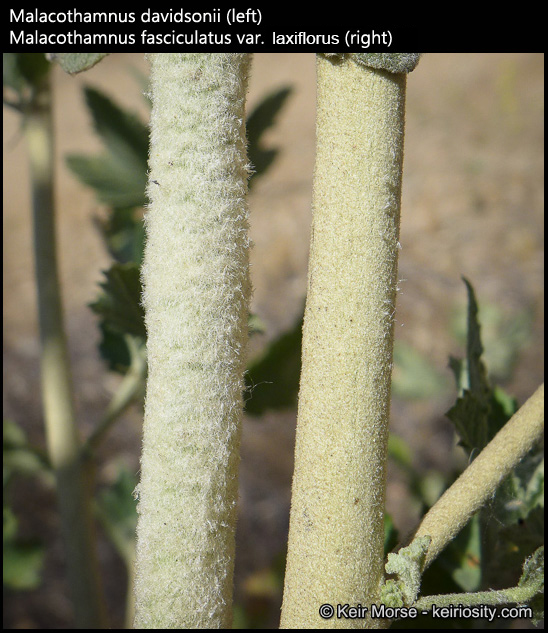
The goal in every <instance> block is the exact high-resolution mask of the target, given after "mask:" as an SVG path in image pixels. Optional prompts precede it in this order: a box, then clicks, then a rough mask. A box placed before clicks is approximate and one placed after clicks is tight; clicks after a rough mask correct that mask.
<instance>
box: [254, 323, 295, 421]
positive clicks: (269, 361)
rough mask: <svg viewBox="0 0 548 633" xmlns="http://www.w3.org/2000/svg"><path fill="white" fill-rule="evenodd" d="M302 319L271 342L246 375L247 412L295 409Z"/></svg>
mask: <svg viewBox="0 0 548 633" xmlns="http://www.w3.org/2000/svg"><path fill="white" fill-rule="evenodd" d="M301 340H302V318H299V319H297V320H296V322H295V325H294V327H293V328H292V329H291V330H289V331H288V332H285V333H284V334H282V335H281V336H280V337H279V338H277V339H276V340H275V341H274V342H272V343H271V344H270V345H269V346H268V347H267V349H266V350H265V351H264V353H263V354H262V355H261V357H260V358H259V359H257V360H256V361H254V362H253V363H252V364H251V365H250V366H249V368H248V371H247V373H246V389H247V391H248V392H249V394H250V395H249V396H248V398H247V400H246V405H245V408H246V412H247V413H249V414H250V415H260V414H262V413H264V412H265V411H267V410H280V409H288V408H292V407H295V406H296V405H297V396H298V393H299V377H300V373H301V349H302V343H301Z"/></svg>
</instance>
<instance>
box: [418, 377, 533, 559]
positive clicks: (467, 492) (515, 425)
mask: <svg viewBox="0 0 548 633" xmlns="http://www.w3.org/2000/svg"><path fill="white" fill-rule="evenodd" d="M543 433H544V384H543V385H541V386H540V387H539V388H538V389H537V390H536V391H535V393H534V394H533V395H532V396H531V397H530V398H529V399H528V400H527V402H526V403H525V404H524V405H523V406H522V407H521V408H520V409H518V411H517V412H516V413H515V414H514V415H513V416H512V418H511V419H510V420H509V421H508V422H507V423H506V424H505V425H504V426H503V427H502V429H501V430H500V431H499V432H498V433H497V434H496V435H495V437H494V438H493V439H492V440H491V442H489V444H488V445H487V446H486V447H485V448H484V449H483V450H482V452H481V453H480V454H479V455H478V456H477V457H476V459H475V460H474V461H473V462H472V463H471V464H470V466H468V468H467V469H466V470H465V471H464V472H463V473H462V475H461V476H460V477H459V478H458V479H457V481H455V483H454V484H453V485H452V486H451V487H450V488H449V489H448V490H447V491H446V492H445V493H444V494H443V495H442V496H441V498H440V499H439V500H438V501H437V502H436V503H435V504H434V505H433V507H432V508H431V509H430V511H429V512H428V513H427V514H426V516H425V517H424V518H423V520H422V522H421V524H420V526H419V528H418V530H417V532H416V534H415V538H416V537H418V536H430V537H431V539H432V541H431V543H430V546H429V548H428V552H427V555H426V560H425V564H424V567H425V568H426V567H428V565H430V563H431V562H432V561H433V560H434V559H435V558H436V557H437V556H438V554H439V553H440V552H441V551H442V550H443V548H444V547H445V546H446V545H447V544H448V543H449V542H450V541H452V540H453V539H454V538H455V536H456V535H457V534H458V533H459V532H460V530H461V529H462V528H463V527H464V526H465V525H466V524H467V523H468V521H469V520H470V519H471V518H472V516H473V515H474V514H475V513H476V512H477V511H478V510H479V509H480V508H481V507H482V505H483V504H484V503H485V502H486V501H487V500H488V499H489V498H490V497H491V496H492V495H493V494H494V493H495V491H496V489H497V488H498V486H499V485H500V484H501V482H502V480H503V479H504V478H505V477H506V476H507V475H508V474H510V472H511V471H512V470H513V469H514V468H515V467H516V466H517V464H519V462H520V461H521V459H522V458H523V457H524V456H525V455H526V454H527V453H528V452H529V451H530V450H531V448H532V447H533V446H534V445H535V443H536V442H537V441H538V440H539V439H540V438H541V437H542V435H543Z"/></svg>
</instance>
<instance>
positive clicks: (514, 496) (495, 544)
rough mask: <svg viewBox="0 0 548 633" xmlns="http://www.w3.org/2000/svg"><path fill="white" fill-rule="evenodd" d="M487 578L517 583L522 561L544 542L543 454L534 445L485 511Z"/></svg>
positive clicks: (504, 583)
mask: <svg viewBox="0 0 548 633" xmlns="http://www.w3.org/2000/svg"><path fill="white" fill-rule="evenodd" d="M482 521H483V531H484V533H485V542H484V546H483V567H484V575H485V578H484V580H485V582H486V583H487V584H488V585H489V586H493V587H505V586H509V585H512V584H514V583H515V580H516V570H517V569H518V567H519V564H520V562H521V561H522V560H523V559H524V558H525V557H527V556H530V555H531V554H532V553H533V552H534V551H535V550H536V549H537V548H538V547H539V546H540V545H541V544H542V543H543V542H544V458H543V451H542V447H541V448H538V447H537V448H536V449H533V450H532V451H531V452H530V453H529V454H528V455H526V456H525V457H524V459H523V460H522V461H521V462H520V464H519V465H518V466H517V467H516V468H515V469H514V472H512V473H511V474H510V475H509V476H508V477H507V478H506V479H505V480H504V481H503V483H502V484H501V486H499V488H498V490H497V492H496V495H495V498H494V499H493V500H492V502H491V504H490V505H489V506H488V507H486V508H485V509H484V510H483V511H482Z"/></svg>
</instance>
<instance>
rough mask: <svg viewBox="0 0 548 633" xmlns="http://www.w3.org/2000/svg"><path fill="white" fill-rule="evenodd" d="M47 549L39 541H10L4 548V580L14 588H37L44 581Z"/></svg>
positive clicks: (6, 584)
mask: <svg viewBox="0 0 548 633" xmlns="http://www.w3.org/2000/svg"><path fill="white" fill-rule="evenodd" d="M44 557H45V549H44V546H43V545H41V544H39V543H10V544H8V545H4V550H3V563H4V564H3V582H4V585H5V586H6V587H9V588H10V589H14V590H19V591H22V590H30V589H36V588H37V587H39V586H40V584H41V582H42V570H43V567H44Z"/></svg>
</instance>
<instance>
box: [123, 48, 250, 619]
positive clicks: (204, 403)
mask: <svg viewBox="0 0 548 633" xmlns="http://www.w3.org/2000/svg"><path fill="white" fill-rule="evenodd" d="M149 59H150V63H151V87H152V102H153V108H152V114H151V137H150V158H149V166H150V176H149V185H148V195H149V199H150V206H149V209H148V212H147V214H146V230H147V243H146V249H145V257H144V264H143V269H142V277H143V283H144V296H143V302H144V306H145V311H146V326H147V331H148V341H147V354H148V367H149V371H148V380H147V389H146V402H145V422H144V437H143V451H142V458H141V481H140V484H139V486H138V491H137V493H138V498H139V504H138V511H139V521H138V530H137V555H136V557H137V560H136V584H135V587H136V589H135V591H136V619H135V627H136V628H230V626H231V621H232V606H231V603H232V584H233V566H234V549H235V544H234V531H235V521H236V499H237V492H238V462H239V439H240V425H241V416H242V407H243V399H242V390H243V387H244V381H243V374H244V369H245V347H246V341H247V319H248V309H249V295H250V284H249V279H248V248H249V242H248V212H247V207H246V201H245V196H246V192H247V179H248V165H247V157H246V145H245V144H246V141H245V118H244V107H245V94H246V87H247V76H248V66H249V62H250V56H249V55H247V54H220V53H214V54H197V53H194V54H182V53H181V54H179V53H173V54H171V53H169V54H167V53H162V54H153V55H150V58H149Z"/></svg>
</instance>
